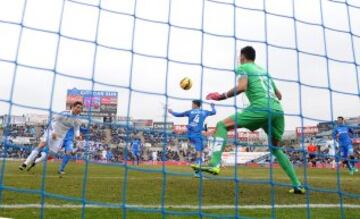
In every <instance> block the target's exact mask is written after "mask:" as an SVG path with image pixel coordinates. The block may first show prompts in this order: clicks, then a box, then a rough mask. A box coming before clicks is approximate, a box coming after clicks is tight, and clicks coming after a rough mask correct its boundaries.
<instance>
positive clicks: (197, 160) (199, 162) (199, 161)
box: [195, 157, 202, 165]
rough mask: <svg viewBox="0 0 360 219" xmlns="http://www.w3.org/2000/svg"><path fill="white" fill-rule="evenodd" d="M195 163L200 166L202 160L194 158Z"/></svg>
mask: <svg viewBox="0 0 360 219" xmlns="http://www.w3.org/2000/svg"><path fill="white" fill-rule="evenodd" d="M195 163H196V164H197V165H201V164H202V159H201V157H198V158H196V161H195Z"/></svg>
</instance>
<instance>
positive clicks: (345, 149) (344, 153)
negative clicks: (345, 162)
mask: <svg viewBox="0 0 360 219" xmlns="http://www.w3.org/2000/svg"><path fill="white" fill-rule="evenodd" d="M353 153H354V149H353V146H352V145H351V144H349V145H346V146H340V154H341V157H342V158H348V157H349V156H350V155H353Z"/></svg>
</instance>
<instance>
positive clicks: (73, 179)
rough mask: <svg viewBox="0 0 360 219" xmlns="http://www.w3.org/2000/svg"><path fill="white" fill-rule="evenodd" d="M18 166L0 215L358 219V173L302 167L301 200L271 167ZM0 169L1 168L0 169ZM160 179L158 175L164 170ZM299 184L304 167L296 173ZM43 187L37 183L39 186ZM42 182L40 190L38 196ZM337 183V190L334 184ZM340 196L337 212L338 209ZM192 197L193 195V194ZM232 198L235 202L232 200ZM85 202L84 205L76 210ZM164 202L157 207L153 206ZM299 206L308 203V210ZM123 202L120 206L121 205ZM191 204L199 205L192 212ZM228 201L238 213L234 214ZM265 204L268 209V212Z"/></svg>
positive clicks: (10, 171) (9, 169) (8, 179)
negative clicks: (304, 188) (217, 171)
mask: <svg viewBox="0 0 360 219" xmlns="http://www.w3.org/2000/svg"><path fill="white" fill-rule="evenodd" d="M19 164H20V162H15V161H6V165H5V174H4V177H3V184H4V187H3V189H4V190H3V191H2V194H1V207H2V208H0V217H10V218H27V219H30V218H39V217H40V215H41V209H40V203H41V202H42V200H43V202H44V203H45V208H44V210H43V216H44V217H45V218H81V217H82V216H84V217H85V218H101V219H105V218H125V217H126V218H149V219H151V218H154V219H155V218H236V216H238V218H271V217H276V218H307V217H308V216H309V217H311V218H326V219H327V218H341V217H342V215H343V216H344V217H345V218H360V173H357V174H355V175H354V176H350V175H349V174H348V172H347V171H346V170H341V172H340V175H339V176H340V178H339V182H340V183H339V184H338V178H337V173H336V171H334V170H330V169H307V176H308V177H307V182H308V184H309V186H310V190H309V192H308V194H307V195H294V194H288V192H287V191H288V190H289V180H288V178H287V177H286V175H285V174H284V173H283V171H282V170H281V169H279V168H276V169H273V171H272V176H273V182H274V184H271V183H270V180H269V179H270V178H269V177H270V169H268V168H254V167H239V168H237V176H238V178H239V180H238V181H237V182H236V181H235V180H234V174H235V169H234V168H226V169H223V170H222V172H221V176H209V177H208V178H206V179H202V180H200V179H197V178H193V177H192V170H191V169H190V168H189V167H166V169H163V168H162V167H161V166H158V167H155V166H139V167H133V166H128V168H127V169H126V170H125V168H124V167H123V166H109V165H102V164H89V165H88V168H87V170H88V171H87V177H86V180H84V176H85V175H84V172H85V168H86V165H85V164H78V163H74V162H72V163H70V164H69V165H68V167H67V169H66V172H67V175H66V176H64V177H63V178H59V176H58V175H57V174H56V172H57V168H58V166H59V165H60V163H59V162H49V163H48V164H47V168H46V178H44V181H42V180H43V178H42V173H43V167H42V165H40V166H36V167H35V168H34V169H33V170H31V171H29V172H26V171H24V172H20V171H19V170H18V169H17V166H18V165H19ZM1 167H2V166H1ZM165 170H166V174H165V175H164V174H163V173H164V171H165ZM296 171H297V173H298V175H299V176H300V178H301V181H302V182H304V169H300V168H298V169H297V170H296ZM43 182H44V184H42V183H43ZM42 185H44V189H45V191H46V193H41V188H42ZM339 186H340V187H339ZM339 189H341V191H342V192H343V193H342V204H343V205H344V206H345V207H344V208H343V211H341V209H340V207H339V203H340V200H341V199H340V196H339V193H338V191H339ZM199 193H200V194H201V196H199ZM236 193H237V194H238V199H237V200H236ZM83 198H84V199H85V200H86V205H85V208H83V204H84V202H82V200H83ZM162 201H163V203H164V204H165V206H164V208H161V203H162ZM307 201H309V203H310V208H309V209H308V208H307V207H306V206H307V203H308V202H307ZM124 202H126V205H127V206H126V208H125V206H124V205H122V203H124ZM199 203H201V206H202V208H201V209H200V210H199ZM236 204H238V208H237V209H235V206H236ZM272 204H276V205H275V207H274V208H272V206H273V205H272Z"/></svg>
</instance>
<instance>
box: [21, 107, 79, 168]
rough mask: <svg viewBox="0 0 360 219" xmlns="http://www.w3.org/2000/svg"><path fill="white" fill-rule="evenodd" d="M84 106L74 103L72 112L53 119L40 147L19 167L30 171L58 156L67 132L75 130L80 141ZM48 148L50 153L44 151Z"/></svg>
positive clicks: (71, 108)
mask: <svg viewBox="0 0 360 219" xmlns="http://www.w3.org/2000/svg"><path fill="white" fill-rule="evenodd" d="M82 107H83V104H82V102H80V101H76V102H74V103H73V104H72V105H71V107H70V112H62V113H60V114H57V115H55V116H54V117H53V119H52V120H51V122H50V125H49V127H48V128H47V129H46V130H45V132H44V135H43V136H42V137H41V139H40V143H39V146H38V147H36V148H35V149H33V150H32V151H31V153H30V155H29V156H28V157H27V158H26V160H25V162H24V163H22V164H21V165H20V166H19V169H20V170H24V169H26V168H28V170H30V169H31V168H32V167H34V166H35V165H36V164H38V163H40V162H41V161H43V160H45V159H46V158H47V154H48V155H56V154H57V153H58V152H59V151H60V149H61V147H62V145H63V141H64V138H65V136H66V133H67V131H68V130H69V129H70V128H74V133H75V138H76V139H77V140H80V125H81V120H80V117H79V114H80V113H81V111H82ZM46 145H47V146H48V151H47V150H44V148H45V146H46Z"/></svg>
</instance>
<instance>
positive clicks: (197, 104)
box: [192, 100, 201, 107]
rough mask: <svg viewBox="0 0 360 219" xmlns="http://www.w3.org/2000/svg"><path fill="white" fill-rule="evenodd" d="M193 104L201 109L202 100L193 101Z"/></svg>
mask: <svg viewBox="0 0 360 219" xmlns="http://www.w3.org/2000/svg"><path fill="white" fill-rule="evenodd" d="M192 103H193V104H195V105H196V106H198V107H201V100H193V101H192Z"/></svg>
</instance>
